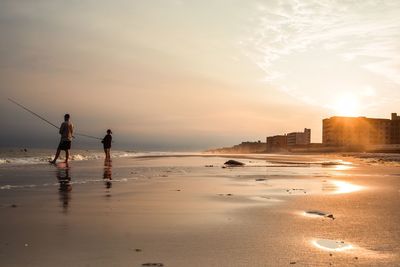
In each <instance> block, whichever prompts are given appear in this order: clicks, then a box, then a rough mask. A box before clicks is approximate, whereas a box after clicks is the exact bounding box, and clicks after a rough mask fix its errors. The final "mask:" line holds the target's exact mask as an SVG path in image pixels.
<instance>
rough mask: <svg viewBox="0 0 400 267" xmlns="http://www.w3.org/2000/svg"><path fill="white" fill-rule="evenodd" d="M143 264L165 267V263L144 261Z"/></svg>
mask: <svg viewBox="0 0 400 267" xmlns="http://www.w3.org/2000/svg"><path fill="white" fill-rule="evenodd" d="M142 266H154V267H163V266H164V264H163V263H158V262H156V263H153V262H147V263H143V264H142Z"/></svg>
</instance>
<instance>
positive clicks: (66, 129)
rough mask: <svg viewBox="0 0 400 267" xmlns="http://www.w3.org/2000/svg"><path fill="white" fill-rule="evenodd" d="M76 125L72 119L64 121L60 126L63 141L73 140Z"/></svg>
mask: <svg viewBox="0 0 400 267" xmlns="http://www.w3.org/2000/svg"><path fill="white" fill-rule="evenodd" d="M73 133H74V125H72V123H71V122H70V121H64V122H63V123H62V124H61V126H60V134H61V141H72V134H73Z"/></svg>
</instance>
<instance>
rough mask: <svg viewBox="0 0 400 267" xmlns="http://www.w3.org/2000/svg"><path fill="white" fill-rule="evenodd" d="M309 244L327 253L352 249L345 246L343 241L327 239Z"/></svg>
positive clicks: (347, 245) (349, 246)
mask: <svg viewBox="0 0 400 267" xmlns="http://www.w3.org/2000/svg"><path fill="white" fill-rule="evenodd" d="M311 243H312V244H313V245H314V246H316V247H317V248H320V249H323V250H328V251H344V250H348V249H352V248H353V246H352V245H350V244H347V243H345V242H343V241H336V240H329V239H318V240H312V241H311Z"/></svg>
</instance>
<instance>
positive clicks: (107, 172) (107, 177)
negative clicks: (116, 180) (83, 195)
mask: <svg viewBox="0 0 400 267" xmlns="http://www.w3.org/2000/svg"><path fill="white" fill-rule="evenodd" d="M103 180H104V185H105V187H106V189H110V188H111V186H112V182H111V181H112V165H111V161H109V160H107V159H106V160H104V173H103ZM108 193H109V192H108ZM107 196H110V194H108V195H107Z"/></svg>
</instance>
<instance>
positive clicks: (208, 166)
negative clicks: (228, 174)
mask: <svg viewBox="0 0 400 267" xmlns="http://www.w3.org/2000/svg"><path fill="white" fill-rule="evenodd" d="M204 167H206V168H212V167H214V165H206V166H204Z"/></svg>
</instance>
